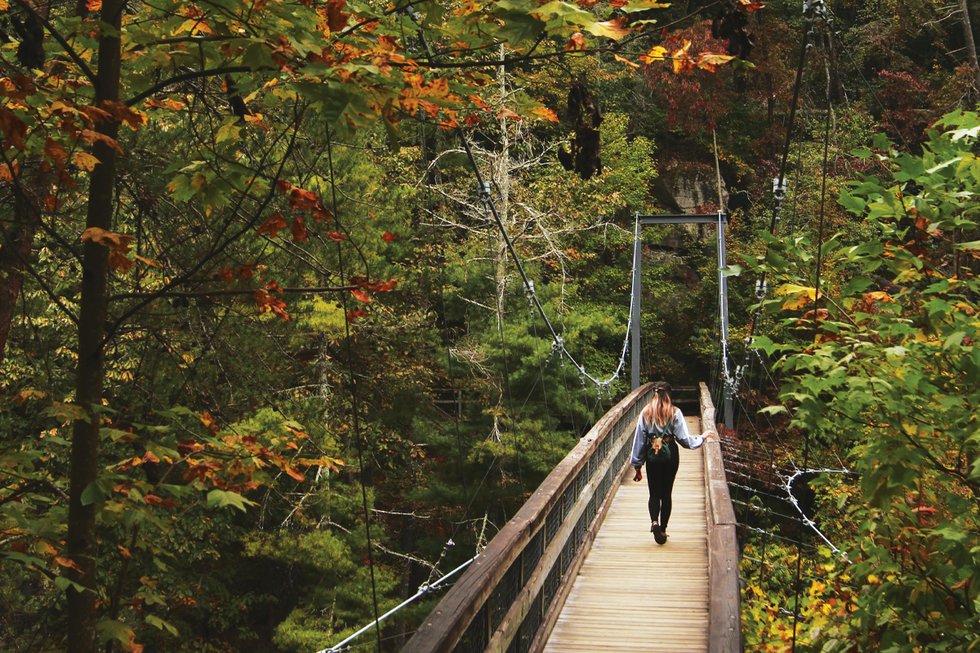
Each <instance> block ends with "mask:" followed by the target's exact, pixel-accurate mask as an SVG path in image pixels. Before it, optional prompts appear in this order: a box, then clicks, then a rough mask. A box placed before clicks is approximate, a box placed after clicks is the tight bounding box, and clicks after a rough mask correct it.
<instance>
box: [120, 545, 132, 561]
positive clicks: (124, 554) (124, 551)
mask: <svg viewBox="0 0 980 653" xmlns="http://www.w3.org/2000/svg"><path fill="white" fill-rule="evenodd" d="M116 549H118V550H119V555H121V556H122V557H123V558H126V559H127V560H128V559H130V558H132V557H133V554H132V552H131V551H130V550H129V549H127V548H126V547H124V546H123V545H122V544H117V545H116Z"/></svg>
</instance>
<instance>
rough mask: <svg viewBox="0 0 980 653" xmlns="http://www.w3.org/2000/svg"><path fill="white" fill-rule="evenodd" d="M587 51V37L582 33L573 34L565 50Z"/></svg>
mask: <svg viewBox="0 0 980 653" xmlns="http://www.w3.org/2000/svg"><path fill="white" fill-rule="evenodd" d="M584 49H585V35H584V34H582V32H575V33H574V34H572V36H571V38H569V39H568V43H566V44H565V50H584Z"/></svg>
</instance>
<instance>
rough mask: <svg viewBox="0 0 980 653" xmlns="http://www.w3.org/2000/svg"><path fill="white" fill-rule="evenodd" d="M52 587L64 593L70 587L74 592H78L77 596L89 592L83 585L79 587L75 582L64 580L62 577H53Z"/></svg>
mask: <svg viewBox="0 0 980 653" xmlns="http://www.w3.org/2000/svg"><path fill="white" fill-rule="evenodd" d="M54 585H55V587H57V588H58V589H60V590H61V591H66V590H67V589H68V588H69V587H70V588H72V589H73V590H75V591H76V592H78V593H79V594H81V593H82V592H89V591H91V590H89V588H87V587H85V586H84V585H79V584H78V583H76V582H75V581H73V580H70V579H68V578H65V577H64V576H55V577H54Z"/></svg>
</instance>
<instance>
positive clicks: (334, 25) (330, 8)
mask: <svg viewBox="0 0 980 653" xmlns="http://www.w3.org/2000/svg"><path fill="white" fill-rule="evenodd" d="M346 8H347V0H328V1H327V27H329V28H330V31H331V32H339V31H340V30H342V29H344V28H345V27H347V19H348V18H350V14H345V13H344V9H346Z"/></svg>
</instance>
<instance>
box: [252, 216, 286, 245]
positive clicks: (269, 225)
mask: <svg viewBox="0 0 980 653" xmlns="http://www.w3.org/2000/svg"><path fill="white" fill-rule="evenodd" d="M285 228H286V218H284V217H283V216H282V214H281V213H279V212H278V211H276V212H275V213H273V214H272V215H271V216H269V218H268V219H267V220H266V221H265V222H263V223H262V224H261V225H259V226H258V228H257V229H256V230H255V231H256V232H257V233H260V234H265V235H267V236H269V238H275V237H276V236H278V235H279V232H280V231H281V230H283V229H285Z"/></svg>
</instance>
